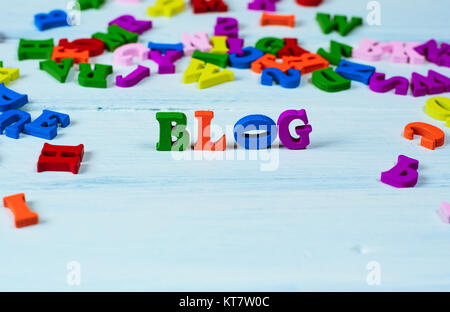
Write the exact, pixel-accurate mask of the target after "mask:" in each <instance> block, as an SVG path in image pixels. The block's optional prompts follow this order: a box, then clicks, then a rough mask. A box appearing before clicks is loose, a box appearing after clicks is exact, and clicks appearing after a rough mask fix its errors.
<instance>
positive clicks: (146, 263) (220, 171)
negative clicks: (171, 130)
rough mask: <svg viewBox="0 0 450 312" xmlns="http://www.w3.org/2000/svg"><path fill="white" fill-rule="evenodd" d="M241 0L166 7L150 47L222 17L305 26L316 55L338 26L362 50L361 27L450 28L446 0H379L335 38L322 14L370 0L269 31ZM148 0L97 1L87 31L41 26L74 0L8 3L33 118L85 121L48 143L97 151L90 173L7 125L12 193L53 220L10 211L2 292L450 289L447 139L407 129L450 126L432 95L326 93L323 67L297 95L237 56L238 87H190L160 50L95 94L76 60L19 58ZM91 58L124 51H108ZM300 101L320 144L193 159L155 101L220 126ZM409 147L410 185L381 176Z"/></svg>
mask: <svg viewBox="0 0 450 312" xmlns="http://www.w3.org/2000/svg"><path fill="white" fill-rule="evenodd" d="M227 2H228V3H229V4H230V12H228V13H227V14H203V15H193V14H192V12H191V10H190V9H187V10H186V11H185V12H183V13H181V14H180V15H178V16H176V17H174V18H172V19H166V18H163V17H161V18H153V19H152V20H153V25H154V26H153V29H152V30H151V31H149V32H147V33H145V34H144V35H142V36H141V37H140V40H139V42H142V43H147V42H148V41H150V40H151V41H156V42H179V40H180V38H181V33H182V32H190V33H193V32H195V31H200V30H204V31H208V32H210V33H212V31H213V26H214V24H215V19H216V17H217V16H232V17H236V18H238V19H239V21H240V23H241V32H240V34H241V35H242V36H243V37H244V38H245V40H246V45H253V44H254V43H255V42H256V41H257V39H259V38H261V37H263V36H267V35H274V36H279V37H298V38H299V43H300V44H301V45H302V46H303V47H305V48H306V49H308V50H311V51H316V50H317V48H318V47H326V48H328V45H329V40H330V39H335V40H338V41H341V42H345V43H348V44H351V45H353V46H354V47H355V46H357V44H358V42H359V39H361V38H373V39H378V40H380V41H389V40H404V41H413V40H414V41H420V42H423V41H426V40H428V39H429V38H435V39H437V40H438V41H446V42H448V41H449V26H448V14H447V13H448V10H449V3H448V1H445V0H439V1H437V0H436V1H433V2H432V4H431V3H430V2H428V1H419V0H411V1H408V3H407V4H405V1H400V0H396V1H392V0H391V1H388V0H384V1H380V3H381V14H382V15H381V18H382V25H381V26H368V25H367V24H366V25H364V26H363V27H360V28H358V29H357V30H355V31H354V32H353V33H351V34H350V35H349V36H348V37H345V38H341V37H339V36H338V35H337V34H331V35H323V34H322V33H321V32H320V30H319V27H318V25H317V23H316V22H315V20H314V16H315V13H316V12H317V11H322V12H327V13H332V14H339V13H342V14H347V15H356V16H363V17H365V16H366V15H367V13H368V11H367V10H366V4H367V2H366V1H357V0H354V1H348V0H347V1H339V0H326V1H325V3H324V4H323V5H322V6H321V7H320V8H317V9H314V8H302V7H300V6H297V5H296V4H294V1H293V0H283V1H281V2H280V3H279V5H278V12H279V13H284V14H288V13H294V14H296V16H297V21H298V26H296V27H295V28H293V29H290V28H283V27H265V28H263V27H260V26H259V16H260V14H261V12H252V11H248V10H246V3H247V1H243V0H233V1H232V0H227ZM152 3H153V1H143V3H141V4H137V5H125V4H117V3H115V2H113V1H107V3H106V4H105V5H104V7H103V8H102V9H100V10H88V11H83V12H82V20H81V25H80V26H77V27H72V28H69V27H66V28H57V29H53V30H49V31H45V32H42V33H41V32H39V31H37V29H36V28H35V27H34V25H33V16H34V14H36V13H39V12H48V11H50V10H52V9H56V8H60V9H65V6H66V1H65V0H61V1H57V0H53V1H50V0H47V1H39V3H37V2H35V1H30V0H15V1H10V2H8V5H7V6H6V7H5V6H2V10H1V12H2V13H1V18H0V32H2V33H3V35H4V36H5V37H6V39H5V40H4V41H3V42H2V43H0V56H1V57H0V59H1V60H3V61H4V64H5V66H7V67H19V68H20V71H21V77H20V79H18V80H17V81H14V82H13V83H11V84H10V85H9V87H10V88H12V89H13V90H16V91H18V92H21V93H26V94H28V96H29V99H30V103H29V104H27V105H26V106H25V107H24V110H26V111H28V112H30V113H31V115H32V116H33V118H34V117H36V116H37V115H39V114H40V112H41V111H42V109H53V110H56V111H59V112H65V113H68V114H69V115H70V117H71V120H72V123H71V125H70V126H69V127H68V128H65V129H61V128H60V129H59V131H58V132H59V134H58V137H57V138H56V139H54V140H53V141H52V143H53V144H62V145H77V144H80V143H83V144H84V145H85V149H86V155H85V159H84V161H83V164H82V167H81V171H80V174H78V175H72V174H71V173H55V172H44V173H39V174H38V173H37V172H36V162H37V159H38V156H39V153H40V150H41V149H42V146H43V144H44V142H45V141H44V140H42V139H38V138H35V137H31V136H26V135H23V136H22V137H21V138H20V139H19V140H13V139H10V138H7V137H5V136H0V177H1V180H0V196H1V197H3V196H6V195H11V194H15V193H19V192H24V193H25V194H26V198H27V201H28V203H29V205H30V207H31V209H32V210H34V211H36V212H38V213H39V216H40V223H39V225H36V226H32V227H27V228H22V229H15V228H14V227H13V222H12V216H11V214H10V212H9V210H7V209H3V210H1V211H0V255H1V256H0V290H67V291H78V290H153V291H164V290H166V291H173V290H227V291H231V290H236V291H240V290H255V291H259V290H267V291H305V290H362V291H381V290H450V266H449V265H448V264H449V262H450V227H449V225H447V224H445V223H443V222H442V221H441V220H440V218H439V217H438V215H437V214H436V211H437V209H438V208H439V205H440V203H441V201H450V194H449V186H450V182H449V176H450V166H449V159H450V158H449V157H450V153H449V152H450V148H449V145H448V144H446V145H445V146H443V147H441V148H438V149H436V150H435V151H430V150H427V149H425V148H423V147H421V146H420V145H419V140H418V139H416V140H414V141H408V140H405V139H404V138H403V137H402V135H401V134H402V130H403V127H404V126H405V125H406V124H407V123H409V122H414V121H423V122H428V123H431V124H433V125H436V126H438V127H440V128H441V129H443V130H444V131H445V133H446V134H447V135H449V134H450V131H449V129H448V128H446V127H445V126H444V123H443V122H439V121H436V120H433V119H431V118H430V117H428V116H427V115H426V114H425V113H424V111H423V108H424V105H425V101H426V99H428V98H429V96H427V97H420V98H413V97H412V96H411V95H408V96H396V95H394V94H393V93H388V94H376V93H373V92H371V91H370V90H369V89H368V87H367V86H366V85H363V84H360V83H357V82H354V83H352V88H351V90H349V91H347V92H341V93H338V94H327V93H324V92H322V91H320V90H318V89H317V88H315V87H314V86H313V85H312V84H311V82H310V80H311V77H310V76H311V75H310V74H309V75H304V76H303V77H302V82H301V86H300V87H299V88H298V89H294V90H286V89H283V88H281V87H279V86H274V87H265V86H261V85H260V83H259V75H256V74H254V73H252V72H251V71H249V70H238V69H231V70H232V71H233V72H234V73H235V76H236V80H235V81H234V82H231V83H226V84H223V85H220V86H217V87H213V88H211V89H207V90H198V89H197V88H196V86H195V84H188V85H184V84H182V83H181V80H182V75H183V71H184V69H185V68H186V67H187V65H188V63H189V58H187V57H185V58H183V59H182V60H180V61H178V62H177V73H176V74H175V75H158V74H157V70H156V64H155V63H153V62H152V61H150V60H149V61H145V62H143V63H142V64H143V65H147V66H150V67H151V69H152V76H151V77H150V78H148V79H147V80H145V81H144V82H143V83H141V84H139V85H138V86H136V87H134V88H130V89H121V88H118V87H116V86H114V85H113V83H112V81H113V77H115V75H117V74H122V73H128V72H129V71H131V68H119V67H116V66H115V67H114V75H113V76H111V77H110V86H109V87H108V88H107V89H89V88H83V87H80V86H79V85H78V83H77V81H76V75H75V74H74V73H73V72H72V74H71V75H70V76H69V78H68V82H67V83H66V84H59V83H57V82H56V81H55V80H54V79H53V78H52V77H50V76H49V75H48V74H46V73H45V72H42V71H40V70H39V62H38V61H35V60H27V61H21V62H19V61H18V60H17V56H16V54H17V46H18V39H19V38H29V39H37V38H42V39H45V38H50V37H52V38H54V39H55V41H56V42H57V40H59V39H60V38H64V37H67V38H69V39H76V38H82V37H89V36H90V35H91V34H93V33H94V32H97V31H104V30H106V27H107V23H108V22H109V21H110V20H111V19H112V18H115V17H117V16H119V15H121V14H125V13H129V14H133V15H134V16H136V17H137V18H146V15H145V12H146V7H147V6H148V5H150V4H152ZM344 3H345V4H344ZM94 62H95V63H103V64H112V54H111V53H105V54H104V55H102V56H100V57H97V58H95V59H94ZM362 63H366V62H362ZM373 65H375V66H376V67H377V71H380V72H386V73H387V75H388V76H391V75H394V74H400V75H404V76H406V77H410V74H411V72H413V71H417V72H419V73H422V74H426V72H427V71H428V69H434V70H437V71H438V72H440V73H443V74H445V75H447V76H449V75H450V70H449V69H448V68H438V67H437V66H435V65H434V64H430V63H427V64H426V65H424V66H412V65H406V64H405V65H398V64H392V63H389V62H388V61H382V62H378V63H374V64H373ZM301 108H304V109H306V110H307V113H308V117H309V120H310V124H311V125H312V127H313V132H312V134H311V145H310V146H309V148H308V149H307V150H302V151H291V150H287V149H283V148H281V149H278V148H274V149H272V150H271V151H270V153H269V152H268V151H262V152H261V153H260V154H259V155H257V160H251V159H248V157H246V160H237V159H235V160H195V159H194V156H195V155H194V153H192V152H187V153H185V154H184V155H185V156H187V158H188V157H191V158H192V160H175V159H174V157H173V155H172V154H171V153H166V152H158V151H156V150H155V144H156V142H157V139H158V133H159V127H158V124H157V122H156V119H155V113H156V112H158V111H179V112H183V113H185V114H186V115H187V116H188V123H189V127H190V129H191V130H193V131H192V132H195V131H194V129H195V128H196V122H195V119H194V111H195V110H208V109H209V110H213V111H214V113H215V118H214V120H213V124H214V125H216V126H217V127H220V129H224V128H225V127H227V126H228V127H231V126H233V125H234V123H235V122H236V121H237V120H238V119H240V118H242V117H243V116H245V115H248V114H253V113H256V114H265V115H267V116H269V117H271V118H272V119H274V120H275V121H276V119H277V118H278V116H279V114H280V113H281V112H283V111H284V110H286V109H301ZM221 131H222V130H220V131H218V132H216V133H215V137H214V138H218V137H219V136H220V135H222V132H221ZM195 139H196V135H195V134H194V133H193V134H192V141H193V142H194V141H195ZM227 140H228V142H230V143H231V142H232V137H231V136H230V135H228V136H227ZM229 146H231V145H229ZM238 153H242V150H241V149H238V150H234V149H233V150H231V151H229V154H228V156H229V158H237V156H238ZM218 154H222V153H218ZM400 154H405V155H407V156H409V157H413V158H416V159H418V160H419V161H420V168H419V174H420V176H419V182H418V184H417V186H416V187H414V188H412V189H395V188H392V187H390V186H388V185H386V184H383V183H381V182H380V181H379V177H380V173H381V172H382V171H385V170H388V169H390V168H391V167H392V166H393V165H394V164H395V162H396V160H397V156H398V155H400ZM197 156H198V155H197ZM268 169H270V170H269V171H268ZM71 261H76V262H78V263H79V264H80V266H81V284H80V285H79V286H70V285H69V284H68V283H67V276H68V274H69V273H70V272H71V271H70V270H68V269H67V265H68V263H70V262H71ZM371 261H376V262H378V263H379V265H380V270H381V285H378V286H369V285H368V284H367V282H366V278H367V275H368V274H369V273H370V270H367V268H366V266H367V264H368V263H369V262H371Z"/></svg>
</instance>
